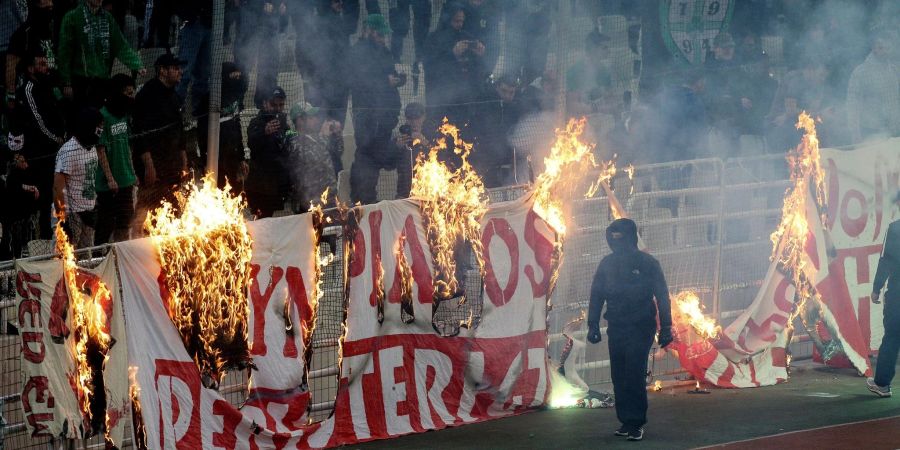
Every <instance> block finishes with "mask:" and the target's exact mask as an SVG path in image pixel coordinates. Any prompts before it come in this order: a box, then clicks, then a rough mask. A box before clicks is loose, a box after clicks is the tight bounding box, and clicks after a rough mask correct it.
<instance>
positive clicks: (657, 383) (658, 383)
mask: <svg viewBox="0 0 900 450" xmlns="http://www.w3.org/2000/svg"><path fill="white" fill-rule="evenodd" d="M662 387H663V386H662V381H660V380H656V381H654V382H653V392H659V391H661V390H662Z"/></svg>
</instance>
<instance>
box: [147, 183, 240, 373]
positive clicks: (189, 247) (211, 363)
mask: <svg viewBox="0 0 900 450" xmlns="http://www.w3.org/2000/svg"><path fill="white" fill-rule="evenodd" d="M177 203H178V204H177V205H172V204H170V203H168V202H164V203H163V205H162V206H161V207H160V208H158V209H157V210H155V211H152V212H150V213H149V214H148V215H147V219H146V221H145V222H144V228H145V229H147V230H148V231H149V232H150V237H151V239H152V242H153V245H154V246H155V248H156V250H157V256H158V258H159V264H160V274H159V279H158V281H159V287H160V291H161V294H162V297H163V299H164V300H165V303H166V309H167V311H168V314H169V317H170V318H171V319H172V323H173V324H174V325H175V327H176V328H177V329H178V332H179V333H180V335H181V339H182V342H183V343H184V346H185V348H186V349H187V351H188V353H189V354H190V355H191V357H192V358H193V359H194V362H195V363H196V364H197V367H198V368H199V369H200V372H201V373H202V374H203V379H204V383H205V384H207V385H209V386H217V385H218V383H219V382H220V381H221V380H222V377H224V375H225V370H226V369H227V368H229V367H235V368H243V367H247V366H248V365H249V364H250V353H249V346H248V344H247V317H248V314H249V309H248V301H247V296H246V290H245V287H246V286H249V284H250V272H251V270H250V256H251V240H250V235H249V233H248V232H247V225H246V223H245V222H244V218H243V216H242V211H243V210H244V208H245V206H246V204H245V201H244V199H243V198H241V197H239V196H234V195H232V194H231V192H230V187H229V186H226V187H225V189H221V190H220V189H218V188H217V187H216V183H215V179H214V178H213V177H212V176H211V175H207V176H206V177H204V178H203V181H202V185H201V186H196V185H191V186H189V187H188V188H187V192H186V193H185V192H179V193H178V194H177Z"/></svg>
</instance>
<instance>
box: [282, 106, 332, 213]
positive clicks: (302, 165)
mask: <svg viewBox="0 0 900 450" xmlns="http://www.w3.org/2000/svg"><path fill="white" fill-rule="evenodd" d="M324 119H325V112H324V111H322V110H321V109H319V108H318V107H316V106H312V105H310V104H309V103H306V102H303V103H297V104H295V105H294V106H293V107H291V122H292V123H293V124H294V131H291V132H290V133H289V136H290V137H289V141H288V161H289V163H290V164H289V170H288V172H289V174H290V178H291V190H292V193H291V209H292V210H293V211H294V212H295V213H298V214H299V213H304V212H306V211H308V210H309V207H310V204H311V202H314V201H318V200H319V197H320V196H321V195H322V192H324V191H325V189H328V198H327V199H326V201H327V203H331V201H332V200H333V199H334V196H335V194H337V174H338V172H340V170H341V155H343V153H344V138H343V136H341V124H340V122H338V121H336V120H333V119H329V120H324Z"/></svg>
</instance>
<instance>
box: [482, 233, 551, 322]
mask: <svg viewBox="0 0 900 450" xmlns="http://www.w3.org/2000/svg"><path fill="white" fill-rule="evenodd" d="M495 234H496V235H498V236H500V239H502V240H503V242H504V243H505V244H506V249H507V251H508V254H509V278H508V279H507V280H506V286H505V287H504V288H503V289H501V288H500V282H499V281H497V274H496V272H495V271H494V264H493V262H492V259H491V240H492V239H493V238H494V235H495ZM481 242H482V245H484V291H485V292H486V293H487V295H488V298H489V299H491V303H493V304H494V305H495V306H503V305H505V304H507V303H509V301H510V300H511V299H512V296H513V294H514V293H515V292H516V287H517V286H518V284H519V241H518V239H516V234H515V232H514V231H513V230H512V227H510V226H509V222H507V221H506V219H501V218H494V219H491V220H490V221H489V222H488V224H487V226H485V227H484V232H483V233H482V235H481ZM545 273H546V272H545Z"/></svg>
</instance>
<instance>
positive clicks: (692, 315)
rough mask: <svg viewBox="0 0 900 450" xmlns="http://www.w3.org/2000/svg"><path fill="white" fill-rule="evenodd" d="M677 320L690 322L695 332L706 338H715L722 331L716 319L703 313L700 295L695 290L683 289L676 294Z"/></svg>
mask: <svg viewBox="0 0 900 450" xmlns="http://www.w3.org/2000/svg"><path fill="white" fill-rule="evenodd" d="M675 320H676V321H678V322H679V323H687V324H690V326H691V328H692V329H693V330H694V332H695V333H697V335H698V336H700V337H701V338H704V339H715V338H716V337H717V336H718V335H719V333H721V332H722V328H721V327H720V326H719V325H717V324H716V321H715V319H713V318H711V317H706V316H705V315H704V314H703V305H702V304H701V303H700V297H699V296H697V294H696V293H695V292H693V291H682V292H679V293H678V294H677V295H676V296H675Z"/></svg>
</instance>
